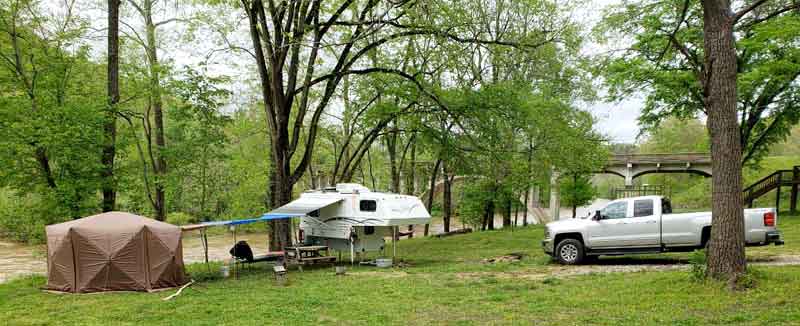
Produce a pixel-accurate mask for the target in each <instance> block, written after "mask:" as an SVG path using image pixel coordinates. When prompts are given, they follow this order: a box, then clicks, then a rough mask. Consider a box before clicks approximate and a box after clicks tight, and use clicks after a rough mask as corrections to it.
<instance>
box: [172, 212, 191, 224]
mask: <svg viewBox="0 0 800 326" xmlns="http://www.w3.org/2000/svg"><path fill="white" fill-rule="evenodd" d="M198 221H199V220H198V219H197V218H196V217H194V216H192V215H189V214H186V213H183V212H173V213H169V214H167V223H169V224H174V225H186V224H192V223H197V222H198Z"/></svg>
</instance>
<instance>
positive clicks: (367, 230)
mask: <svg viewBox="0 0 800 326" xmlns="http://www.w3.org/2000/svg"><path fill="white" fill-rule="evenodd" d="M370 234H375V227H374V226H365V227H364V235H370Z"/></svg>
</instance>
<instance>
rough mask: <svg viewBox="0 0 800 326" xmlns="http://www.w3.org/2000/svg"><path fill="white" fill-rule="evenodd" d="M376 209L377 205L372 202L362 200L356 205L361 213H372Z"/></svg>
mask: <svg viewBox="0 0 800 326" xmlns="http://www.w3.org/2000/svg"><path fill="white" fill-rule="evenodd" d="M377 208H378V203H376V202H375V201H374V200H362V201H361V202H359V203H358V209H360V210H361V211H362V212H374V211H376V210H377Z"/></svg>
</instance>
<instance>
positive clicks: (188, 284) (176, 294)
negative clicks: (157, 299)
mask: <svg viewBox="0 0 800 326" xmlns="http://www.w3.org/2000/svg"><path fill="white" fill-rule="evenodd" d="M192 284H194V280H191V281H189V283H186V284H184V285H183V286H181V288H180V289H178V292H175V293H174V294H172V295H170V296H168V297H166V298H163V299H161V300H164V301H169V300H172V298H174V297H177V296H179V295H180V294H181V292H182V291H183V289H185V288H187V287H189V286H190V285H192Z"/></svg>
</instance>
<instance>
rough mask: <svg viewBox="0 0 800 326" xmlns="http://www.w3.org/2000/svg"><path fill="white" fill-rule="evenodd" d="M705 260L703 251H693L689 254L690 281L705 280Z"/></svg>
mask: <svg viewBox="0 0 800 326" xmlns="http://www.w3.org/2000/svg"><path fill="white" fill-rule="evenodd" d="M707 261H708V260H707V258H706V251H705V250H695V251H693V252H692V253H691V254H689V265H690V266H691V268H690V269H689V276H690V279H691V280H692V281H694V282H704V281H705V280H706V268H707Z"/></svg>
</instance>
